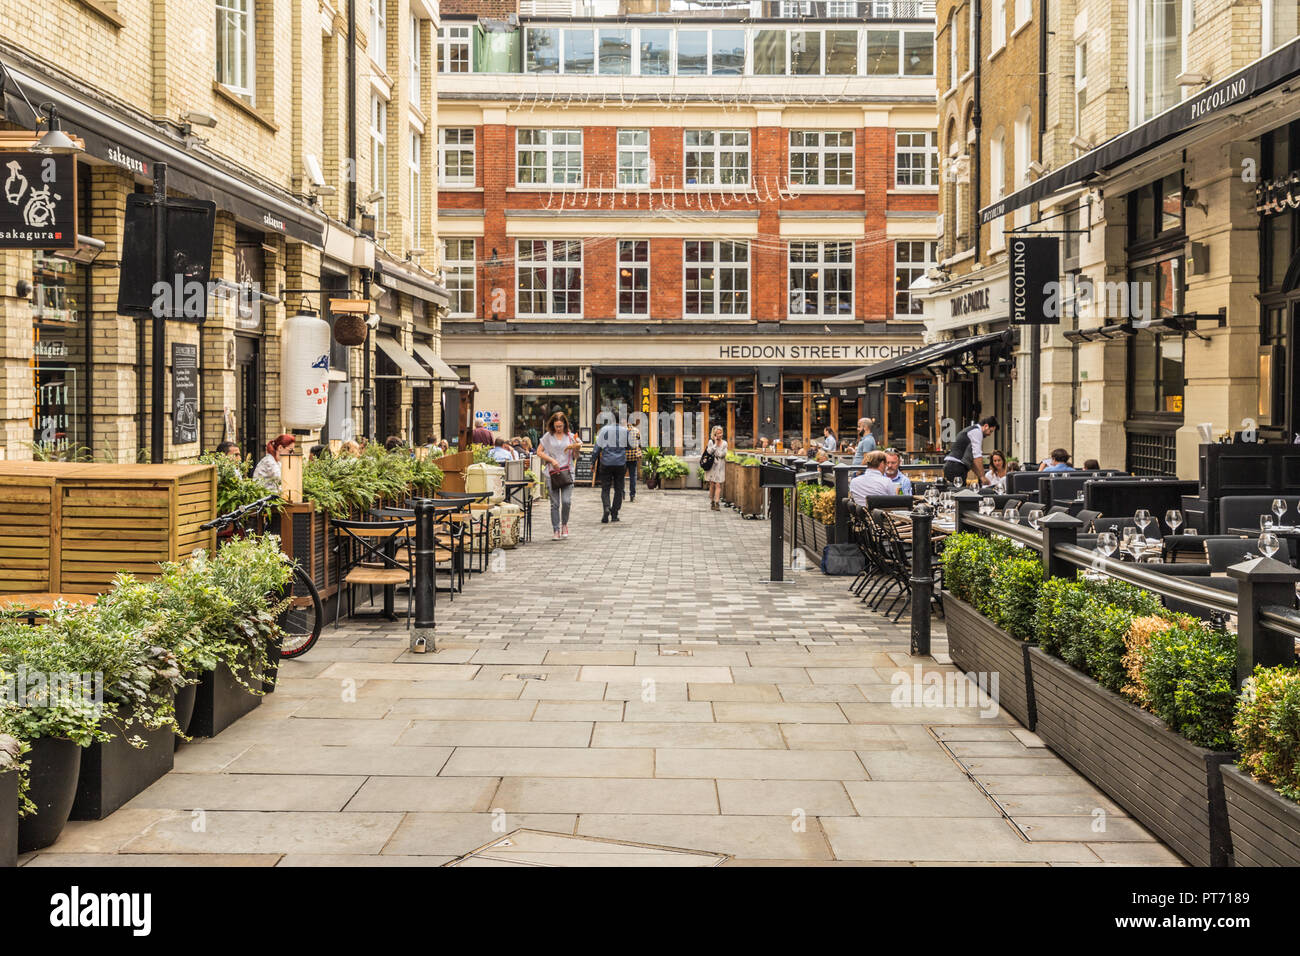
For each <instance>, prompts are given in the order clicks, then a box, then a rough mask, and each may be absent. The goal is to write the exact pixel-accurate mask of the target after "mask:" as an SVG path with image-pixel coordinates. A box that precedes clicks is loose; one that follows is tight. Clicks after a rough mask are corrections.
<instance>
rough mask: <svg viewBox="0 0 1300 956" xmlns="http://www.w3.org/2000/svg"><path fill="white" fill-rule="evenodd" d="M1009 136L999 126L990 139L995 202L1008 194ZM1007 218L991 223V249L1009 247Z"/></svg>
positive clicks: (990, 175) (990, 181)
mask: <svg viewBox="0 0 1300 956" xmlns="http://www.w3.org/2000/svg"><path fill="white" fill-rule="evenodd" d="M1006 183H1007V136H1006V131H1005V130H1004V129H1003V128H1002V127H1001V126H999V127H998V128H997V129H996V130H995V131H994V133H993V136H992V137H991V138H990V139H989V192H990V194H991V196H992V200H993V202H997V201H998V200H999V199H1001V198H1002V197H1003V196H1005V195H1006V194H1007V186H1006ZM1005 229H1006V219H1005V218H1000V219H995V220H994V221H993V222H990V223H989V251H990V252H1001V251H1002V250H1003V249H1005V248H1006V247H1007V238H1006V236H1005V235H1004V233H1003V230H1005Z"/></svg>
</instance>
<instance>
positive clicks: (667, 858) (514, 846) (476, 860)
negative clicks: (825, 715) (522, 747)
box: [446, 829, 730, 867]
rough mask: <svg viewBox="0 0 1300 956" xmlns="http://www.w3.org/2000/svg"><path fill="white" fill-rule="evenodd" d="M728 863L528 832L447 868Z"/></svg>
mask: <svg viewBox="0 0 1300 956" xmlns="http://www.w3.org/2000/svg"><path fill="white" fill-rule="evenodd" d="M728 859H730V857H729V856H728V854H726V853H709V852H707V851H704V850H683V849H679V848H677V847H667V846H653V845H651V844H646V843H624V842H620V841H617V840H604V839H601V838H599V837H583V836H573V835H572V834H569V833H550V832H547V831H545V830H526V829H524V830H515V831H513V832H511V833H508V834H506V835H505V836H504V837H501V838H500V839H498V840H494V841H493V842H491V843H489V844H488V845H487V846H484V847H480V848H479V849H477V850H475V851H473V852H472V853H467V854H465V855H464V856H462V857H460V858H458V859H455V860H452V861H451V862H450V863H448V864H446V865H447V866H472V867H485V866H637V867H647V866H648V867H682V866H687V867H711V866H718V865H720V864H722V863H724V862H726V861H727V860H728Z"/></svg>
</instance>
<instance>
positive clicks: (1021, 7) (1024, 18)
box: [1013, 0, 1034, 32]
mask: <svg viewBox="0 0 1300 956" xmlns="http://www.w3.org/2000/svg"><path fill="white" fill-rule="evenodd" d="M1015 3H1016V6H1015V15H1016V25H1015V27H1014V30H1013V32H1014V31H1015V30H1019V29H1020V28H1021V27H1023V26H1024V25H1025V24H1026V23H1028V22H1029V21H1030V20H1031V19H1033V16H1034V5H1033V0H1015Z"/></svg>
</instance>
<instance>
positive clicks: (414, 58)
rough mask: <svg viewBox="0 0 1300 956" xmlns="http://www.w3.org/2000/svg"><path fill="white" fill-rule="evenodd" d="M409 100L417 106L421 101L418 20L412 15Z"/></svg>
mask: <svg viewBox="0 0 1300 956" xmlns="http://www.w3.org/2000/svg"><path fill="white" fill-rule="evenodd" d="M409 52H410V62H411V99H412V100H414V101H415V102H416V104H417V105H418V104H419V103H420V101H421V99H422V97H421V96H420V18H419V17H417V16H414V15H412V17H411V48H410V51H409Z"/></svg>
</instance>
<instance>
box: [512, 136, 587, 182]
mask: <svg viewBox="0 0 1300 956" xmlns="http://www.w3.org/2000/svg"><path fill="white" fill-rule="evenodd" d="M515 136H516V147H515V150H516V152H515V182H516V184H518V185H520V186H525V185H551V186H565V185H574V184H578V183H581V182H582V130H580V129H520V130H517V131H516V133H515Z"/></svg>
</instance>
